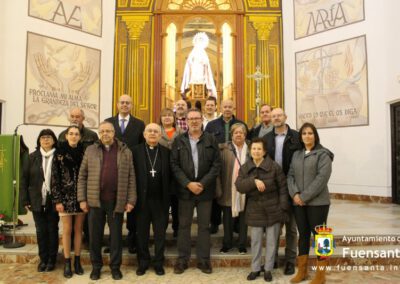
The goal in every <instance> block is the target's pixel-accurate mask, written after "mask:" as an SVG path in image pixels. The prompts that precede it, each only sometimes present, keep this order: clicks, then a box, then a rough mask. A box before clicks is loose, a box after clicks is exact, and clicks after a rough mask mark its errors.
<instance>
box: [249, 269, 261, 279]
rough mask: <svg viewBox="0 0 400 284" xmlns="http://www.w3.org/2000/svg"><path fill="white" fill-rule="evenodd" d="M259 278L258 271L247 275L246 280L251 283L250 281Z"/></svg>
mask: <svg viewBox="0 0 400 284" xmlns="http://www.w3.org/2000/svg"><path fill="white" fill-rule="evenodd" d="M258 276H260V271H256V272H253V271H252V272H250V273H249V275H247V280H249V281H252V280H256V278H257V277H258Z"/></svg>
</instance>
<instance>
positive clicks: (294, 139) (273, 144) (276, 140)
mask: <svg viewBox="0 0 400 284" xmlns="http://www.w3.org/2000/svg"><path fill="white" fill-rule="evenodd" d="M271 118H272V124H273V125H274V128H273V129H272V131H271V132H269V133H268V134H267V135H265V136H264V137H263V139H264V140H265V141H266V142H267V151H268V155H269V156H270V157H271V158H272V159H273V160H274V161H275V162H277V163H278V164H279V165H280V166H281V168H282V170H283V172H284V173H285V176H287V174H288V172H289V168H290V163H291V161H292V156H293V153H294V152H296V151H297V150H298V149H300V148H301V144H300V141H299V133H298V132H297V131H296V130H294V129H291V128H290V127H289V125H287V124H286V119H287V116H286V114H285V112H284V111H283V109H281V108H275V109H273V110H272V112H271ZM288 202H289V204H292V202H291V200H288ZM289 217H290V218H289V219H288V220H287V221H286V222H285V224H284V225H285V231H286V247H285V262H286V264H285V269H284V274H285V275H291V274H294V267H295V262H296V255H297V227H296V220H295V218H294V214H293V212H292V211H291V212H290V216H289ZM278 242H279V240H278ZM278 248H279V245H278V246H277V250H276V253H275V254H276V256H275V259H276V265H275V267H277V266H278V263H277V260H278Z"/></svg>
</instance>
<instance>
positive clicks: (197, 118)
mask: <svg viewBox="0 0 400 284" xmlns="http://www.w3.org/2000/svg"><path fill="white" fill-rule="evenodd" d="M201 119H202V118H201V117H191V118H188V119H187V121H196V120H201Z"/></svg>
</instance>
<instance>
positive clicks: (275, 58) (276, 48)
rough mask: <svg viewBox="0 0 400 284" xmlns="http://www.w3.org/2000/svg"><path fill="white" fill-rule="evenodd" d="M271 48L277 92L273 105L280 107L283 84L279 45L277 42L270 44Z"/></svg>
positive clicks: (275, 89)
mask: <svg viewBox="0 0 400 284" xmlns="http://www.w3.org/2000/svg"><path fill="white" fill-rule="evenodd" d="M269 50H270V51H271V52H272V54H273V62H272V63H273V68H274V73H273V74H274V91H275V94H273V97H274V103H275V105H274V106H273V107H279V106H281V95H280V94H281V84H280V80H281V78H280V75H281V74H280V73H279V69H278V66H280V60H279V58H280V57H279V46H278V45H277V44H270V45H269Z"/></svg>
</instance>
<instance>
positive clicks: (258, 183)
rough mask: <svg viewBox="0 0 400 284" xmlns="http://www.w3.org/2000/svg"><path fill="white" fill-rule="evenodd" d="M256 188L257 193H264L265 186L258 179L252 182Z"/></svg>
mask: <svg viewBox="0 0 400 284" xmlns="http://www.w3.org/2000/svg"><path fill="white" fill-rule="evenodd" d="M254 182H255V184H256V187H257V189H258V191H259V192H264V191H265V184H264V182H263V181H261V180H259V179H255V180H254Z"/></svg>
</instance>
